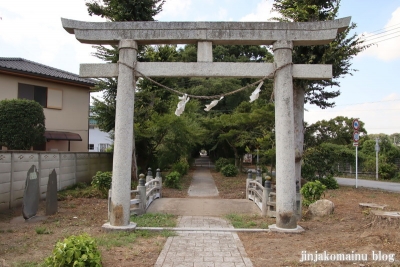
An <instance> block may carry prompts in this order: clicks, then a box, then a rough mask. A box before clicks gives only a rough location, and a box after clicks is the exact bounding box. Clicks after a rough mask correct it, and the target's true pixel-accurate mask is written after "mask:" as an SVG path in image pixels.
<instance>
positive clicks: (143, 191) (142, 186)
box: [137, 173, 146, 214]
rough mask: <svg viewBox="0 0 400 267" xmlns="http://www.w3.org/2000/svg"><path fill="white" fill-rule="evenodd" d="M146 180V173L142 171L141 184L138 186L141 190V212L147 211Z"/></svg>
mask: <svg viewBox="0 0 400 267" xmlns="http://www.w3.org/2000/svg"><path fill="white" fill-rule="evenodd" d="M145 182H146V180H145V179H144V174H143V173H141V174H140V175H139V185H138V187H137V190H138V191H139V199H140V203H139V209H140V211H139V212H140V214H143V213H146V185H145Z"/></svg>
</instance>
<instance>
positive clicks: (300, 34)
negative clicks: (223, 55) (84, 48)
mask: <svg viewBox="0 0 400 267" xmlns="http://www.w3.org/2000/svg"><path fill="white" fill-rule="evenodd" d="M61 20H62V25H63V27H64V29H65V30H66V31H67V32H69V33H71V34H75V37H76V39H78V40H79V41H80V42H81V43H87V44H114V45H117V44H118V43H119V41H120V40H124V39H131V40H135V41H136V42H137V43H138V44H191V43H197V42H212V43H213V44H225V45H226V44H230V45H233V44H241V45H271V44H273V43H274V42H275V41H277V40H288V41H293V45H320V44H327V43H329V42H331V41H332V40H334V39H335V37H336V35H337V33H338V32H342V31H344V30H345V29H346V28H347V27H348V25H349V24H350V20H351V17H346V18H341V19H337V20H331V21H318V22H159V21H132V22H85V21H77V20H70V19H65V18H62V19H61Z"/></svg>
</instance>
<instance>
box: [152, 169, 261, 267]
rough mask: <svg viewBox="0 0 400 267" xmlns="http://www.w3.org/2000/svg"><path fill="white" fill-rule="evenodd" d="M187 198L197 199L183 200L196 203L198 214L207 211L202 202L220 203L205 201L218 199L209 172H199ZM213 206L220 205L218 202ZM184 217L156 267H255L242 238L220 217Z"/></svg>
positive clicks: (195, 207)
mask: <svg viewBox="0 0 400 267" xmlns="http://www.w3.org/2000/svg"><path fill="white" fill-rule="evenodd" d="M188 195H189V196H191V197H196V198H195V199H193V198H189V199H184V200H186V201H188V200H194V201H195V202H193V203H192V207H191V209H195V210H196V209H199V210H200V211H201V210H203V209H204V207H203V206H204V205H200V204H199V203H200V202H199V201H203V202H204V201H206V202H207V201H217V199H207V198H205V197H214V198H215V197H217V196H218V190H217V187H216V186H215V183H214V180H213V178H212V175H211V173H210V171H209V170H208V169H207V168H204V167H200V168H197V170H196V171H195V173H194V175H193V179H192V183H191V185H190V187H189V190H188ZM199 197H200V198H199ZM201 197H202V198H201ZM196 203H197V204H198V205H196ZM209 204H210V203H209ZM214 205H218V204H217V202H216V203H214ZM231 205H232V203H231ZM253 206H254V204H253ZM202 207H203V208H202ZM212 210H213V209H212ZM203 212H205V211H203ZM192 213H193V212H192ZM185 214H187V213H186V212H181V214H180V215H182V216H180V217H179V220H178V225H177V228H178V231H176V233H177V236H174V237H169V238H168V239H167V242H166V243H165V245H164V248H163V250H162V251H161V253H160V256H159V257H158V259H157V262H156V264H155V267H250V266H253V264H252V263H251V261H250V259H249V258H248V257H247V254H246V251H245V250H244V247H243V244H242V242H241V241H240V239H239V236H238V235H237V234H236V232H234V228H233V226H232V225H231V224H230V223H228V222H227V221H226V220H224V219H222V218H219V217H211V216H188V215H185ZM204 214H208V213H203V215H204ZM229 229H232V231H230V230H229Z"/></svg>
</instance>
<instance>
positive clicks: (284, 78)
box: [273, 41, 297, 229]
mask: <svg viewBox="0 0 400 267" xmlns="http://www.w3.org/2000/svg"><path fill="white" fill-rule="evenodd" d="M292 50H293V43H292V42H291V41H276V42H275V43H274V44H273V51H274V62H275V65H276V68H277V69H279V67H281V66H285V65H286V66H285V67H283V68H282V69H280V70H278V71H276V73H275V79H274V94H275V139H276V151H280V153H279V154H278V153H277V155H276V227H279V228H286V229H295V228H296V227H297V218H296V214H295V212H294V211H295V207H296V187H295V186H294V185H295V168H294V164H293V162H294V117H293V114H294V112H293V73H292V65H291V64H290V63H292Z"/></svg>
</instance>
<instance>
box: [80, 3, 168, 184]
mask: <svg viewBox="0 0 400 267" xmlns="http://www.w3.org/2000/svg"><path fill="white" fill-rule="evenodd" d="M164 3H165V0H101V1H100V0H94V1H91V2H89V3H86V6H87V10H88V12H89V15H91V16H93V15H96V16H101V17H102V18H106V19H108V20H110V21H154V16H155V15H157V14H158V13H160V12H161V11H162V6H163V5H164ZM95 47H96V49H97V52H96V53H94V56H96V57H97V58H100V59H102V60H104V61H107V62H112V63H116V62H117V61H118V48H117V47H116V46H112V47H111V48H107V47H105V46H95ZM140 50H141V49H140ZM139 57H140V53H139ZM117 84H118V83H117V81H116V79H104V80H102V81H101V82H100V83H99V85H98V90H99V91H103V95H104V100H105V103H106V108H105V109H104V105H101V104H100V101H95V107H94V110H93V111H94V112H95V113H96V112H99V113H102V112H105V113H106V114H107V113H111V114H115V100H116V95H117ZM96 107H97V110H96ZM99 115H100V114H99ZM108 126H109V127H108V128H103V129H104V130H107V131H110V130H112V129H113V127H112V128H111V127H110V125H108ZM132 178H133V179H135V180H137V179H138V176H137V164H136V152H135V139H134V140H133V152H132Z"/></svg>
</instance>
